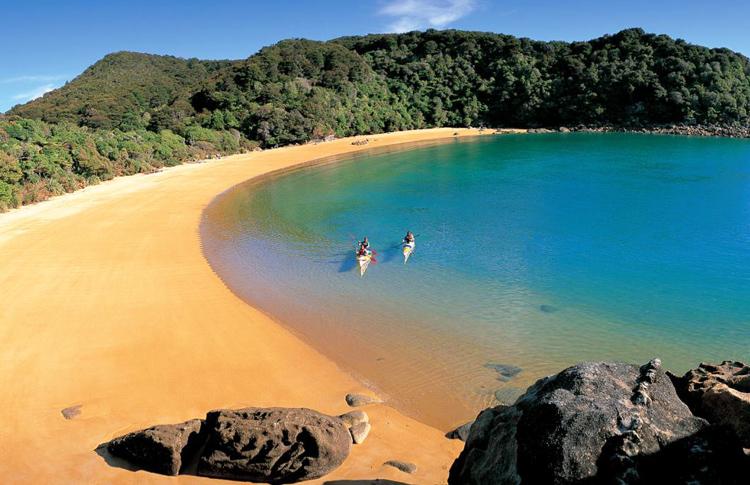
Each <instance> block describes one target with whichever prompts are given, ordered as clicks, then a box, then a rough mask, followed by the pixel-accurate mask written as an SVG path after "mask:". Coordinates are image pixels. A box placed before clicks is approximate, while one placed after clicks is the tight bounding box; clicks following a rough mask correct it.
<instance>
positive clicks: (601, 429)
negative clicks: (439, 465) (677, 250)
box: [449, 359, 714, 484]
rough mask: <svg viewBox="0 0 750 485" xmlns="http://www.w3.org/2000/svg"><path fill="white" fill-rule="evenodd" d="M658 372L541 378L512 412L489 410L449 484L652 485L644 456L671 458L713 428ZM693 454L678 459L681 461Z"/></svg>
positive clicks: (585, 370) (616, 367)
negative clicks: (643, 484)
mask: <svg viewBox="0 0 750 485" xmlns="http://www.w3.org/2000/svg"><path fill="white" fill-rule="evenodd" d="M660 365H661V363H660V362H659V361H658V359H655V360H653V361H651V362H649V363H648V364H646V365H645V366H643V367H641V368H640V369H639V368H638V367H636V366H633V365H627V364H616V363H584V364H579V365H576V366H573V367H570V368H568V369H566V370H564V371H562V372H560V373H559V374H557V375H555V376H552V377H548V378H545V379H541V380H540V381H538V382H537V383H536V384H534V385H533V386H532V387H530V388H529V389H528V390H527V392H526V393H525V394H524V395H522V396H521V397H520V398H519V399H518V400H517V401H516V402H515V404H513V405H512V406H498V407H495V408H492V409H488V410H485V411H483V412H482V413H480V415H479V416H478V418H477V420H476V422H475V423H474V425H473V426H472V427H471V431H470V433H469V437H468V439H467V442H466V446H465V448H464V450H463V452H462V453H461V455H460V456H459V458H458V459H457V460H456V462H455V463H454V464H453V466H452V468H451V471H450V478H449V483H451V484H465V483H471V484H507V483H512V484H515V483H521V482H523V483H558V484H561V483H578V482H580V481H584V480H596V481H603V482H605V483H610V482H617V481H620V480H622V483H635V482H638V481H639V480H648V477H647V476H641V474H649V473H652V470H653V468H650V467H649V466H647V464H646V463H645V461H644V460H641V459H640V458H639V457H647V456H649V455H652V456H654V455H655V454H659V453H665V452H666V451H665V450H666V449H667V448H669V446H670V444H672V445H674V446H677V444H678V443H684V442H685V441H684V440H686V439H689V438H690V437H692V436H694V435H696V433H698V432H700V431H701V430H704V428H706V427H707V426H708V424H707V423H706V421H705V420H703V419H701V418H698V417H695V416H693V415H692V414H691V412H690V410H689V409H688V407H687V406H686V405H685V404H684V403H683V402H682V401H680V399H679V398H678V396H677V393H676V392H675V389H674V387H673V386H672V383H671V381H670V380H669V378H668V377H667V376H666V375H665V374H664V372H662V371H661V369H660ZM704 441H705V442H706V446H712V445H713V444H714V443H713V441H711V442H709V440H708V438H707V439H706V440H704ZM687 448H688V449H687V451H689V450H690V449H692V448H691V447H687ZM675 450H677V448H675ZM687 451H685V450H683V453H680V451H679V450H677V451H675V452H674V453H673V454H676V455H678V456H679V457H680V458H678V460H682V459H684V458H685V456H684V455H685V453H686V452H687ZM709 451H710V450H709ZM709 455H711V454H710V453H709ZM665 456H666V455H665ZM675 463H680V461H676V462H675ZM672 465H674V466H678V465H675V464H674V463H673V464H672ZM660 466H662V467H666V468H669V465H665V464H663V463H661V464H660ZM679 466H682V464H681V463H680V465H679ZM657 468H658V467H657Z"/></svg>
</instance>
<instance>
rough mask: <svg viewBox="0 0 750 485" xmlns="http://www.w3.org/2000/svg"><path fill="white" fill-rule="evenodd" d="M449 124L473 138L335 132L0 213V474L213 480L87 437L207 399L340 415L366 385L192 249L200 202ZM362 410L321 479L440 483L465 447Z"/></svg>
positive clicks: (197, 410)
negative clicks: (366, 425) (360, 141)
mask: <svg viewBox="0 0 750 485" xmlns="http://www.w3.org/2000/svg"><path fill="white" fill-rule="evenodd" d="M456 132H458V133H459V136H471V135H476V134H478V132H477V130H468V129H460V130H456V129H435V130H420V131H412V132H404V133H396V134H387V135H376V136H370V137H369V139H370V143H369V144H367V145H363V146H359V145H352V141H353V140H354V139H341V140H336V141H332V142H327V143H321V144H317V145H304V146H295V147H287V148H281V149H274V150H268V151H264V152H255V153H251V154H244V155H236V156H232V157H227V158H223V159H220V160H213V161H209V162H206V163H196V164H190V165H183V166H179V167H175V168H171V169H167V170H164V171H162V172H159V173H156V174H150V175H139V176H132V177H125V178H120V179H116V180H113V181H111V182H108V183H104V184H101V185H99V186H95V187H90V188H87V189H85V190H83V191H80V192H76V193H73V194H68V195H65V196H61V197H58V198H55V199H52V200H50V201H47V202H43V203H40V204H37V205H34V206H29V207H24V208H22V209H19V210H16V211H13V212H10V213H6V214H0V254H1V255H2V256H1V257H0V289H1V291H0V387H2V390H3V391H2V395H0V407H1V408H2V409H3V414H4V416H3V418H4V419H3V421H4V423H3V427H2V429H1V430H0V454H2V457H3V459H2V460H0V476H2V477H3V482H5V483H9V482H10V483H13V482H18V483H21V482H23V483H81V482H86V483H151V482H165V481H168V480H169V481H171V482H174V481H175V480H176V481H179V482H181V483H182V482H185V483H187V482H191V483H192V482H202V483H212V482H215V481H214V480H210V479H205V478H200V477H195V476H180V477H179V478H176V479H175V478H167V477H162V476H160V475H155V474H150V473H147V472H143V471H137V472H133V471H129V470H125V469H122V468H118V467H113V466H110V465H108V464H107V463H106V462H105V460H104V459H103V458H102V457H101V456H99V455H98V454H97V453H96V452H95V449H96V448H97V446H98V445H99V444H101V443H103V442H105V441H107V440H109V439H111V438H113V437H115V436H118V435H121V434H123V433H126V432H129V431H133V430H136V429H140V428H143V427H147V426H151V425H153V424H158V423H172V422H180V421H183V420H186V419H189V418H193V417H202V416H203V415H204V414H205V412H206V411H208V410H210V409H215V408H222V407H231V408H237V407H245V406H289V407H309V408H313V409H317V410H319V411H322V412H324V413H329V414H340V413H342V412H346V411H347V410H348V409H349V408H348V407H347V405H346V403H345V402H344V396H345V394H346V393H348V392H355V391H367V390H366V389H365V388H364V387H363V386H362V384H360V383H359V382H357V381H356V380H355V379H353V378H352V377H351V376H350V375H349V374H347V372H346V371H345V370H343V369H341V368H339V367H337V365H336V364H335V363H333V362H331V361H330V360H329V359H327V358H326V357H324V356H323V355H322V354H320V353H319V352H317V351H316V350H315V349H313V348H312V347H310V346H309V345H307V344H305V343H304V342H302V341H301V340H300V339H299V338H297V337H296V336H294V335H293V334H292V333H290V332H289V331H288V330H286V329H285V328H284V327H283V326H281V325H280V324H278V323H276V322H274V321H273V320H271V319H270V318H269V317H267V316H265V315H264V314H262V313H261V312H259V311H257V310H255V309H254V308H252V307H250V306H248V305H247V304H245V303H244V302H243V301H242V300H240V299H239V298H238V297H236V296H235V295H234V294H233V293H232V292H231V291H230V290H229V289H227V288H226V287H225V286H224V284H223V283H222V281H221V280H220V279H219V277H218V276H216V275H215V274H214V273H213V272H212V270H211V268H210V266H209V265H208V263H207V262H206V260H205V259H204V257H203V254H202V251H201V242H200V238H199V232H198V228H199V224H200V220H201V214H202V211H203V209H204V208H205V207H206V206H207V205H208V204H209V203H210V202H211V200H212V199H213V198H214V197H215V196H216V195H217V194H219V193H221V192H223V191H224V190H227V189H229V188H230V187H232V186H234V185H236V184H238V183H241V182H243V181H245V180H247V179H250V178H252V177H257V176H261V175H263V174H267V173H269V172H271V171H275V170H279V169H284V168H287V167H290V166H293V165H296V164H299V163H304V162H308V161H311V160H315V159H319V158H322V157H329V156H336V155H343V154H347V153H353V152H356V151H361V150H368V149H371V148H377V147H383V146H387V145H393V144H399V143H408V142H418V141H425V140H430V139H438V138H447V137H452V136H454V133H456ZM359 138H361V137H359ZM71 406H80V414H79V415H78V416H76V417H75V418H73V419H65V418H64V417H63V415H62V413H61V410H63V409H64V408H68V407H71ZM366 410H367V412H368V413H369V414H370V418H371V422H372V425H373V431H372V433H371V435H370V437H369V438H368V440H367V441H366V442H365V443H364V444H363V445H358V446H356V447H354V449H353V451H352V454H351V456H350V457H349V459H348V460H347V461H346V462H345V464H344V465H343V466H342V467H341V468H339V469H338V470H336V471H335V472H334V473H332V474H330V475H329V476H327V477H325V479H324V480H321V481H320V482H317V483H325V482H327V481H335V480H352V479H358V480H359V479H375V478H384V479H391V480H397V481H402V482H407V483H424V484H433V483H444V482H445V480H446V478H447V474H448V468H449V467H450V465H451V463H452V462H453V460H454V459H455V457H456V456H457V455H458V453H459V451H460V450H461V448H462V445H463V443H461V442H459V441H451V440H447V439H445V438H444V437H443V433H442V432H441V431H439V430H436V429H434V428H431V427H429V426H426V425H424V424H421V423H419V422H417V421H415V420H413V419H411V418H408V417H406V416H404V415H402V414H401V413H399V412H398V411H396V410H395V409H393V408H390V407H388V406H387V405H378V406H371V407H368V408H367V409H366ZM389 459H401V460H406V461H411V462H414V463H416V464H417V465H418V467H419V469H418V471H417V473H415V474H414V475H406V474H404V473H402V472H399V471H397V470H395V469H392V468H389V467H384V466H383V465H382V464H383V462H384V461H386V460H389ZM310 483H313V482H310ZM333 483H339V482H333ZM340 483H344V482H340ZM346 483H350V482H346Z"/></svg>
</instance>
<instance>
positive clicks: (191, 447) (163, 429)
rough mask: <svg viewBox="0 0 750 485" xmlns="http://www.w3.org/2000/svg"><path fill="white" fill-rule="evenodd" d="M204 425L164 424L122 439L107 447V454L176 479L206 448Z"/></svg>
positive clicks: (187, 422) (201, 422)
mask: <svg viewBox="0 0 750 485" xmlns="http://www.w3.org/2000/svg"><path fill="white" fill-rule="evenodd" d="M204 437H205V433H204V430H203V421H202V420H200V419H192V420H190V421H186V422H184V423H180V424H162V425H158V426H153V427H151V428H148V429H143V430H140V431H136V432H134V433H130V434H127V435H125V436H121V437H120V438H116V439H114V440H112V441H110V442H109V443H108V444H107V450H108V451H109V452H110V453H111V454H112V455H113V456H116V457H118V458H122V459H124V460H126V461H128V462H130V463H132V464H133V465H136V466H137V467H138V468H141V469H143V470H148V471H152V472H156V473H162V474H164V475H177V474H178V473H179V472H180V469H181V468H182V465H183V463H186V462H188V461H189V460H190V457H191V455H193V454H194V453H195V452H196V451H197V450H198V448H199V447H200V446H201V445H202V444H203V441H204Z"/></svg>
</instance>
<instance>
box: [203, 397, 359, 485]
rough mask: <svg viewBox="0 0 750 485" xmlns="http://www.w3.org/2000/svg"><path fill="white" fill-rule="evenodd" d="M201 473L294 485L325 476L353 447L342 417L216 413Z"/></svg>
mask: <svg viewBox="0 0 750 485" xmlns="http://www.w3.org/2000/svg"><path fill="white" fill-rule="evenodd" d="M206 429H207V432H208V442H207V443H206V447H205V449H204V451H203V453H202V454H201V458H200V462H199V463H198V474H199V475H202V476H208V477H216V478H225V479H232V480H247V481H255V482H268V483H292V482H298V481H300V480H310V479H314V478H319V477H322V476H323V475H326V474H327V473H329V472H330V471H332V470H334V469H335V468H337V467H338V466H339V465H341V464H342V463H343V462H344V460H345V459H346V457H347V456H348V455H349V452H350V450H351V447H352V437H351V435H350V434H349V430H348V429H347V427H346V426H345V425H344V423H343V421H342V420H341V419H339V418H334V417H331V416H326V415H324V414H321V413H319V412H317V411H313V410H310V409H289V408H247V409H239V410H218V411H211V412H209V413H208V415H207V416H206Z"/></svg>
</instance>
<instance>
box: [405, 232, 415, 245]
mask: <svg viewBox="0 0 750 485" xmlns="http://www.w3.org/2000/svg"><path fill="white" fill-rule="evenodd" d="M404 242H405V243H406V244H410V243H413V242H414V234H413V233H412V232H411V231H406V236H404Z"/></svg>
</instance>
